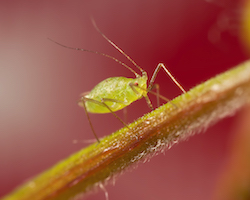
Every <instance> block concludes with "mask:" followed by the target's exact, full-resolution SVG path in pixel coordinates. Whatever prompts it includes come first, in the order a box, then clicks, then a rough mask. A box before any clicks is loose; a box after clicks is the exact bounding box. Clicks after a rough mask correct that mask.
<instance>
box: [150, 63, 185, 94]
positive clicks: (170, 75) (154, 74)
mask: <svg viewBox="0 0 250 200" xmlns="http://www.w3.org/2000/svg"><path fill="white" fill-rule="evenodd" d="M161 68H163V69H164V71H165V72H166V73H167V75H168V76H169V77H170V78H171V79H172V81H173V82H174V83H175V84H176V85H177V86H178V87H179V88H180V90H181V91H182V92H183V93H186V90H184V88H183V87H182V86H181V84H180V83H179V82H178V81H177V80H176V79H175V78H174V76H173V75H172V74H171V73H170V71H169V70H168V69H167V68H166V67H165V66H164V64H163V63H159V64H158V65H157V67H156V69H155V71H154V73H153V75H152V78H151V80H150V82H149V86H148V90H149V91H150V90H151V88H152V87H153V84H154V81H155V78H156V76H157V74H158V72H159V71H160V69H161Z"/></svg>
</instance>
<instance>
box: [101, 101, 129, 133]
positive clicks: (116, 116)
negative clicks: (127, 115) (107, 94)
mask: <svg viewBox="0 0 250 200" xmlns="http://www.w3.org/2000/svg"><path fill="white" fill-rule="evenodd" d="M106 101H110V102H116V103H123V102H122V101H118V100H116V99H107V98H102V102H101V103H102V104H103V105H104V106H105V107H106V108H107V109H109V111H110V112H111V113H112V114H113V115H114V116H115V118H116V119H118V120H119V121H120V122H121V123H122V124H123V125H124V126H126V127H127V128H128V129H130V128H129V127H128V125H127V124H126V123H125V122H124V121H123V120H122V119H121V118H120V117H118V115H117V114H115V113H114V112H113V111H112V110H111V108H110V107H109V106H108V105H107V104H106V103H105V102H106Z"/></svg>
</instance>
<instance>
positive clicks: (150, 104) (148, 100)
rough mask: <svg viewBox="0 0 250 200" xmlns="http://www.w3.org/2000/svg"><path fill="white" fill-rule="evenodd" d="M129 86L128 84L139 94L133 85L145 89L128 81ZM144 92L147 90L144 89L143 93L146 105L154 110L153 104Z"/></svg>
mask: <svg viewBox="0 0 250 200" xmlns="http://www.w3.org/2000/svg"><path fill="white" fill-rule="evenodd" d="M129 86H130V87H131V89H132V90H133V91H134V92H135V93H136V94H138V95H140V93H139V92H138V91H137V90H136V89H135V87H138V88H140V89H142V90H145V89H143V88H141V87H139V86H138V85H135V84H134V83H129ZM146 92H147V91H146V90H145V94H144V95H143V96H144V98H145V100H146V102H147V104H148V107H149V108H150V109H151V110H154V108H153V106H152V103H151V101H150V99H149V98H148V95H147V94H146Z"/></svg>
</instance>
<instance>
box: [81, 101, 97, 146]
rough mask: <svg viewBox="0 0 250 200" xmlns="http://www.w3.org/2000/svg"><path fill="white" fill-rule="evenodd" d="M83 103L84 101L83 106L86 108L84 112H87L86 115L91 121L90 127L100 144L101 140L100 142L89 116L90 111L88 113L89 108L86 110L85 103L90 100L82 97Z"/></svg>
mask: <svg viewBox="0 0 250 200" xmlns="http://www.w3.org/2000/svg"><path fill="white" fill-rule="evenodd" d="M81 101H82V104H83V108H84V110H85V113H86V115H87V118H88V121H89V125H90V127H91V129H92V132H93V133H94V136H95V138H96V140H97V142H99V143H100V140H99V138H98V137H97V135H96V133H95V130H94V127H93V125H92V122H91V120H90V117H89V114H88V111H87V108H86V105H85V102H86V101H89V99H87V98H85V97H81Z"/></svg>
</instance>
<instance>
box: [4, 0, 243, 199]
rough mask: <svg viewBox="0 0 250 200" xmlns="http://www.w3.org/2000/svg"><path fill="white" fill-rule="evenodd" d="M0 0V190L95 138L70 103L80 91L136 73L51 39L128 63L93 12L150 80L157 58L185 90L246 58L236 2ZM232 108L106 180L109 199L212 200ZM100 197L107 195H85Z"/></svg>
mask: <svg viewBox="0 0 250 200" xmlns="http://www.w3.org/2000/svg"><path fill="white" fill-rule="evenodd" d="M0 4H1V6H0V16H1V17H0V26H1V32H0V38H1V46H0V52H1V53H0V56H1V59H0V70H1V72H0V95H1V100H0V102H1V104H0V121H1V126H0V197H1V196H3V195H5V194H7V193H8V192H10V191H11V190H13V189H14V188H15V187H16V186H18V185H19V184H21V183H23V182H24V181H26V180H28V179H29V178H31V177H33V176H35V175H37V174H38V173H40V172H42V171H43V170H45V169H47V168H49V167H51V166H52V165H54V164H55V163H56V162H58V161H60V160H61V159H63V158H65V157H67V156H69V155H70V154H72V153H73V152H75V151H77V150H79V149H81V148H83V147H84V146H85V145H86V144H83V143H79V144H73V143H72V141H73V140H75V139H77V140H87V139H93V138H94V136H93V135H92V132H91V129H90V127H89V125H88V122H87V118H86V116H85V114H84V110H83V109H82V108H80V107H78V106H77V103H76V101H77V100H78V98H79V94H80V93H82V92H85V91H89V90H91V89H92V88H93V87H94V86H95V85H96V84H97V83H99V82H100V81H102V80H104V79H105V78H108V77H111V76H126V77H133V74H131V72H130V71H128V70H127V69H125V68H123V67H122V66H121V65H119V64H117V63H115V62H114V61H112V60H109V59H107V58H105V57H102V56H98V55H95V54H90V53H86V52H78V51H73V50H69V49H65V48H63V47H60V46H58V45H55V44H54V43H52V42H50V41H49V40H47V38H48V37H49V38H52V39H54V40H56V41H58V42H60V43H63V44H65V45H68V46H72V47H82V48H85V49H89V50H96V51H100V52H104V53H106V54H109V55H112V56H114V57H116V58H118V59H120V60H122V61H124V62H126V63H128V64H129V65H131V64H130V63H129V62H128V61H127V60H126V59H125V58H124V57H123V56H122V55H120V54H119V52H117V51H116V50H115V49H114V48H113V47H112V46H111V45H110V44H108V42H107V41H105V40H104V39H103V38H102V37H101V36H100V34H99V33H98V32H97V31H96V30H95V29H94V27H93V25H92V23H91V20H90V18H91V16H92V17H93V18H94V19H95V21H96V23H97V25H98V26H99V28H100V29H101V30H102V32H103V33H105V34H106V35H107V36H108V37H109V38H110V39H111V40H112V41H114V42H115V43H116V44H117V45H118V46H119V47H120V48H122V49H123V50H124V51H125V52H126V53H127V54H129V55H130V56H131V57H132V58H133V59H134V60H135V61H136V62H137V63H138V64H139V65H140V66H142V67H143V68H144V69H145V70H146V71H147V72H148V74H149V76H150V77H151V75H152V73H153V71H154V69H155V67H156V65H157V64H158V63H159V62H163V63H165V64H166V65H167V66H168V68H169V69H170V71H171V72H172V73H173V74H174V76H175V77H176V78H177V79H178V80H179V81H180V82H181V83H182V85H183V86H184V87H185V88H186V89H187V90H188V89H190V88H191V87H193V86H195V85H197V84H199V83H201V82H202V81H205V80H207V79H208V78H210V77H212V76H215V75H216V74H218V73H220V72H223V71H225V70H227V69H229V68H231V67H233V66H234V65H236V64H238V63H240V62H242V61H244V60H246V59H247V54H245V53H244V45H243V44H242V43H241V42H240V39H239V28H240V14H241V9H240V7H241V5H240V4H239V1H236V0H235V1H233V0H224V1H219V0H210V1H209V0H207V1H205V0H191V1H186V0H175V1H173V0H171V1H170V0H168V1H158V0H156V1H132V0H127V1H114V0H109V1H101V0H96V1H87V0H86V1H82V0H81V1H65V0H61V1H48V0H45V1H2V2H1V3H0ZM156 82H157V83H159V84H160V86H161V94H162V95H164V96H166V97H168V98H173V97H175V96H177V95H178V94H180V93H181V92H180V91H179V89H178V88H177V87H176V86H175V85H174V84H173V83H172V82H171V81H170V80H169V78H168V77H167V76H166V75H165V74H164V73H163V72H162V73H160V74H159V77H157V80H156ZM151 99H152V100H153V102H154V103H155V101H154V99H155V97H153V96H152V97H151ZM148 111H149V108H148V107H147V104H146V103H145V100H140V101H138V102H135V103H133V104H132V105H131V106H130V107H129V108H128V118H129V121H133V120H134V119H136V118H138V117H139V116H141V115H143V114H144V113H146V112H148ZM120 114H122V112H121V113H120ZM238 115H239V114H236V115H235V116H234V117H230V118H227V119H225V120H223V121H221V122H219V123H218V124H216V125H215V126H213V127H211V128H210V129H209V130H208V131H206V133H202V134H199V135H196V136H194V137H192V138H190V139H189V140H188V141H185V142H181V143H179V144H178V145H176V146H174V147H173V148H172V149H170V150H169V151H167V152H166V154H165V155H163V154H160V155H158V156H157V157H154V158H153V159H151V161H150V162H149V163H146V164H139V166H138V169H135V170H131V172H127V173H125V174H123V175H122V176H120V177H119V178H118V179H117V180H116V184H115V186H112V185H108V186H107V190H108V191H109V195H110V199H131V200H133V199H144V200H149V199H166V198H168V199H175V200H176V199H177V200H179V199H186V200H189V199H190V200H191V199H192V200H194V199H203V200H206V199H211V198H212V196H213V193H214V190H215V185H216V183H217V180H218V177H219V175H220V173H221V172H222V170H223V166H224V165H225V163H226V159H227V152H228V143H229V141H230V138H231V135H232V134H233V131H232V129H233V128H234V126H235V125H236V124H237V116H238ZM90 117H91V119H92V122H93V124H94V126H95V129H96V132H97V134H98V135H99V136H100V137H102V136H105V135H108V134H110V133H111V132H113V131H115V130H117V129H119V128H120V127H122V125H121V124H120V122H119V121H117V120H116V119H115V118H114V117H113V116H112V115H111V114H105V115H91V116H90ZM97 198H98V199H104V198H105V197H104V194H103V192H99V193H96V194H91V195H89V196H88V197H87V198H86V199H88V200H91V199H97Z"/></svg>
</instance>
